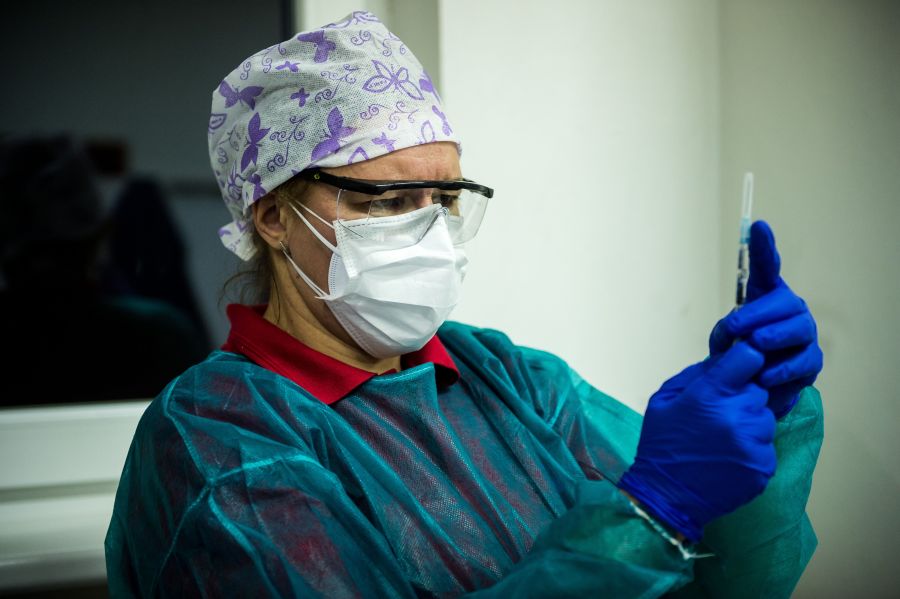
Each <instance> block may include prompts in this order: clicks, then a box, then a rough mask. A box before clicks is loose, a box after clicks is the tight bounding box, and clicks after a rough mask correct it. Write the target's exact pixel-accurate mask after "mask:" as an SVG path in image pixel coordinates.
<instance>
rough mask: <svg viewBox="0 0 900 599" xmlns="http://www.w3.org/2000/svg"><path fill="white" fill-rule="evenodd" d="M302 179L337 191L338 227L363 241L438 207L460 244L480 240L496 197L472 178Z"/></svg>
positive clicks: (306, 174)
mask: <svg viewBox="0 0 900 599" xmlns="http://www.w3.org/2000/svg"><path fill="white" fill-rule="evenodd" d="M297 176H298V177H300V178H301V179H304V180H307V181H311V182H315V183H324V184H326V185H330V186H331V187H334V188H336V189H337V190H338V193H337V221H338V223H340V224H342V225H344V226H347V227H348V228H352V229H353V231H354V233H356V234H358V235H362V236H367V235H369V234H371V235H376V234H377V232H378V231H379V230H380V227H378V226H377V225H379V224H380V223H382V222H386V221H384V219H386V218H391V217H401V218H402V217H404V216H405V215H407V214H410V213H412V212H414V211H416V210H420V209H422V208H428V207H433V206H435V205H439V206H440V208H441V210H440V212H441V213H442V214H443V215H445V216H446V218H447V225H448V229H449V231H450V236H451V238H452V240H453V243H454V244H455V245H459V244H462V243H465V242H467V241H469V240H470V239H472V238H473V237H474V236H475V234H476V233H477V232H478V228H479V226H480V225H481V221H482V219H483V218H484V212H485V210H486V209H487V201H488V199H489V198H491V197H492V196H493V195H494V190H493V189H491V188H490V187H485V186H484V185H479V184H478V183H475V182H474V181H470V180H469V179H453V180H444V181H373V180H366V179H353V178H350V177H339V176H337V175H332V174H330V173H326V172H323V171H321V170H319V169H309V170H305V171H301V172H300V173H299V174H298V175H297ZM392 220H393V219H392ZM411 222H424V223H425V224H424V225H423V226H425V227H430V226H431V225H432V224H433V221H430V222H429V221H421V219H415V220H412V221H411ZM424 233H425V231H422V232H421V234H422V235H424ZM412 238H416V236H415V235H414V236H413V237H412Z"/></svg>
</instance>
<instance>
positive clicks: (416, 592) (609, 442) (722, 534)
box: [106, 323, 822, 598]
mask: <svg viewBox="0 0 900 599" xmlns="http://www.w3.org/2000/svg"><path fill="white" fill-rule="evenodd" d="M438 336H439V338H440V339H441V341H442V342H443V343H444V345H445V346H446V348H447V350H448V352H449V353H450V355H451V356H452V358H453V360H454V361H455V362H456V365H457V366H458V368H459V371H460V379H459V381H458V382H456V383H455V384H453V385H450V386H448V387H446V388H440V387H438V386H437V384H436V381H435V371H434V366H433V365H432V364H430V363H426V364H422V365H419V366H416V367H413V368H410V369H407V370H404V371H402V372H399V373H393V374H384V375H379V376H376V377H374V378H372V379H370V380H369V381H368V382H366V383H364V384H363V385H361V386H360V387H358V388H357V389H356V390H354V391H353V392H352V393H351V394H350V395H348V396H347V397H345V398H344V399H342V400H340V401H338V402H336V403H334V404H332V405H326V404H324V403H322V402H321V401H319V400H317V399H316V398H315V397H313V396H311V395H310V394H309V393H307V392H306V391H305V390H304V389H302V388H300V387H299V386H298V385H296V384H295V383H294V382H292V381H290V380H288V379H286V378H284V377H282V376H280V375H277V374H275V373H273V372H271V371H269V370H266V369H264V368H262V367H260V366H258V365H256V364H254V363H253V362H250V361H249V360H248V359H246V358H245V357H243V356H241V355H238V354H234V353H229V352H225V351H216V352H213V353H212V354H211V355H210V356H209V357H208V358H207V359H206V360H205V361H204V362H202V363H201V364H199V365H197V366H195V367H193V368H191V369H189V370H188V371H187V372H185V373H184V374H183V375H181V376H180V377H178V378H177V379H176V380H174V381H173V382H172V383H171V384H170V385H169V386H168V387H167V388H166V389H165V390H164V391H163V392H162V394H161V395H160V396H159V397H158V398H156V400H155V401H153V402H152V403H151V404H150V406H149V408H148V409H147V411H146V413H145V414H144V416H143V418H142V419H141V421H140V424H139V425H138V428H137V431H136V433H135V437H134V441H133V443H132V445H131V448H130V450H129V453H128V458H127V461H126V464H125V468H124V470H123V473H122V478H121V481H120V484H119V489H118V494H117V497H116V502H115V509H114V513H113V517H112V522H111V524H110V528H109V532H108V534H107V537H106V559H107V571H108V578H109V587H110V591H111V593H112V595H113V596H114V597H119V596H121V597H125V596H132V595H138V596H158V595H165V596H182V595H187V596H198V595H203V596H227V597H232V596H234V597H239V596H300V597H311V596H322V597H329V598H337V597H379V598H382V597H456V596H460V595H464V594H467V593H471V594H472V595H473V596H478V597H504V598H508V597H517V598H518V597H576V596H577V597H582V596H583V597H588V596H590V597H657V596H662V595H666V594H669V593H675V594H676V595H677V596H679V597H786V596H788V595H790V593H791V591H792V589H793V588H794V585H795V584H796V582H797V580H798V579H799V577H800V574H801V573H802V571H803V569H804V567H805V566H806V563H807V562H808V560H809V558H810V556H811V555H812V552H813V550H814V548H815V545H816V539H815V535H814V533H813V531H812V528H811V526H810V523H809V520H808V519H807V517H806V514H805V505H806V500H807V497H808V494H809V490H810V484H811V480H812V473H813V468H814V466H815V462H816V459H817V455H818V450H819V446H820V444H821V439H822V411H821V402H820V399H819V396H818V393H817V392H816V391H815V390H814V389H811V388H810V389H806V390H805V391H804V392H803V394H802V397H801V400H800V402H799V403H798V405H797V406H796V408H795V409H794V410H793V411H792V412H791V413H790V414H789V415H788V416H787V417H785V418H784V419H783V420H782V421H781V422H780V423H779V424H778V435H777V438H776V445H777V451H778V459H779V463H778V471H777V473H776V475H775V477H774V478H773V479H772V481H771V483H770V485H769V487H768V488H767V490H766V492H765V493H764V494H763V495H761V496H760V497H759V498H757V499H756V500H754V501H753V502H752V503H750V504H748V505H746V506H744V507H742V508H740V509H739V510H738V511H736V512H734V513H732V514H730V515H728V516H726V517H724V518H722V519H720V520H718V521H716V522H714V523H712V524H711V525H709V526H708V527H707V530H706V535H705V537H704V541H703V544H702V545H701V546H700V547H699V548H698V549H700V550H705V551H710V552H712V553H714V554H715V557H710V558H705V559H697V560H694V559H685V558H684V557H682V555H681V553H679V551H678V550H677V549H676V548H675V547H674V546H673V545H671V544H670V543H668V542H667V541H666V540H665V539H664V538H663V536H661V535H660V534H658V533H657V532H656V531H655V530H654V529H653V527H652V526H651V525H650V524H649V523H648V522H647V521H645V520H644V519H642V518H640V517H638V516H637V515H636V514H635V513H634V511H633V510H632V509H631V505H630V503H629V502H628V501H627V499H625V498H624V497H623V496H622V495H621V494H620V493H619V492H618V491H617V489H616V487H615V486H614V483H615V482H616V481H617V480H618V479H619V477H620V475H621V474H622V473H623V472H624V470H625V469H626V468H627V466H628V465H629V464H630V463H631V461H632V459H633V456H634V452H635V449H636V447H637V440H638V435H639V432H640V426H641V417H640V416H639V415H638V414H636V413H635V412H633V411H632V410H630V409H628V408H627V407H625V406H623V405H622V404H620V403H618V402H616V401H615V400H614V399H612V398H610V397H609V396H607V395H604V394H603V393H602V392H600V391H598V390H596V389H594V388H593V387H591V386H590V385H589V384H587V383H586V382H585V381H583V380H582V379H581V378H580V377H579V376H578V375H577V374H576V373H575V372H573V371H572V370H571V369H570V368H569V367H568V366H567V365H566V364H565V363H564V362H563V361H562V360H560V359H559V358H557V357H555V356H553V355H550V354H547V353H544V352H540V351H536V350H532V349H527V348H523V347H518V346H516V345H514V344H512V343H511V342H510V340H509V339H508V338H507V337H506V336H505V335H503V334H502V333H499V332H497V331H492V330H484V329H475V328H471V327H468V326H464V325H461V324H457V323H447V324H445V325H444V326H443V327H442V328H441V329H440V331H439V333H438Z"/></svg>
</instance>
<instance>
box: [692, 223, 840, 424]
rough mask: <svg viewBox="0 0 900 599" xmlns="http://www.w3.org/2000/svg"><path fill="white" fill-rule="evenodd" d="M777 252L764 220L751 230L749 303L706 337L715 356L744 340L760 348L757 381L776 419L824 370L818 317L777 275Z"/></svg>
mask: <svg viewBox="0 0 900 599" xmlns="http://www.w3.org/2000/svg"><path fill="white" fill-rule="evenodd" d="M780 271H781V257H780V256H779V255H778V250H777V249H776V248H775V237H774V235H772V230H771V229H770V228H769V225H768V224H766V223H765V222H764V221H757V222H755V223H753V226H752V227H751V229H750V280H749V281H748V283H747V303H746V304H744V305H743V306H742V307H741V308H739V309H737V310H733V311H732V312H731V313H730V314H728V315H727V316H726V317H725V318H723V319H722V320H720V321H719V322H718V323H717V324H716V326H715V328H713V331H712V334H711V335H710V337H709V352H710V355H712V356H715V355H717V354H721V353H722V352H724V351H726V350H727V349H728V348H729V347H731V345H732V343H733V342H734V340H735V339H746V340H747V341H749V342H750V344H751V345H752V346H753V347H754V348H756V349H758V350H759V351H761V352H763V353H764V354H765V356H766V364H765V367H764V368H763V370H762V372H760V374H759V375H758V376H757V378H756V382H757V383H758V384H759V385H760V386H762V387H764V388H766V389H768V391H769V408H770V409H771V410H772V411H773V412H774V413H775V416H776V418H782V417H783V416H784V415H785V414H787V413H788V412H790V411H791V408H793V407H794V404H796V403H797V398H798V397H799V396H800V391H801V390H802V389H803V388H804V387H807V386H809V385H812V384H813V381H815V380H816V377H817V376H818V374H819V372H820V371H821V370H822V350H821V348H819V342H818V334H817V332H816V321H815V320H814V319H813V317H812V314H811V313H810V311H809V308H808V307H807V306H806V302H804V301H803V300H802V299H801V298H800V297H798V296H797V295H796V294H795V293H794V292H793V291H791V289H790V287H788V286H787V284H786V283H785V282H784V279H782V278H781V275H780Z"/></svg>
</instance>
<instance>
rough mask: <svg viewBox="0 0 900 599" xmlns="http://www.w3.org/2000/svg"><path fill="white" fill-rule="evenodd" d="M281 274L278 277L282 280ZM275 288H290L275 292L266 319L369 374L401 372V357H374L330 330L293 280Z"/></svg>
mask: <svg viewBox="0 0 900 599" xmlns="http://www.w3.org/2000/svg"><path fill="white" fill-rule="evenodd" d="M279 274H280V273H276V274H275V276H276V277H278V278H279V279H281V278H282V277H279ZM273 289H275V290H280V289H287V290H288V293H286V294H285V293H279V292H273V293H272V296H271V299H270V301H269V305H268V307H267V308H266V312H265V314H263V318H265V319H266V320H268V321H269V322H271V323H272V324H274V325H275V326H277V327H278V328H280V329H282V330H284V331H286V332H287V333H288V334H290V335H291V336H292V337H294V338H295V339H297V340H298V341H300V342H301V343H303V344H304V345H306V346H307V347H310V348H312V349H314V350H316V351H317V352H319V353H322V354H325V355H326V356H329V357H331V358H334V359H335V360H340V361H341V362H343V363H344V364H349V365H350V366H355V367H356V368H360V369H362V370H366V371H368V372H374V373H377V374H381V373H382V372H387V371H388V370H396V371H397V372H399V371H400V370H401V365H400V356H394V357H391V358H375V357H372V356H370V355H369V354H367V353H366V352H364V351H362V350H361V349H360V348H359V347H357V346H356V345H355V344H354V345H350V344H349V343H347V342H346V341H344V340H342V339H340V338H338V337H337V336H336V335H335V334H333V333H332V332H331V331H329V330H328V328H326V327H325V326H324V325H323V324H322V323H321V322H320V321H319V319H318V318H316V316H315V315H314V314H313V312H312V310H310V308H309V306H308V305H307V303H306V301H305V300H304V298H303V296H301V295H300V294H299V293H297V292H296V291H295V289H294V286H293V285H292V283H291V281H290V280H280V281H279V284H278V285H277V286H274V287H273ZM326 309H327V308H326ZM335 323H336V321H335ZM337 326H339V325H337ZM342 332H343V331H342Z"/></svg>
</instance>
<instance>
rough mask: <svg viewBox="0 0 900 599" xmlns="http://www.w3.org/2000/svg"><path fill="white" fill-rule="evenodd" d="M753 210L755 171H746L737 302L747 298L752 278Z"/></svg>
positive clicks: (739, 247)
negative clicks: (751, 234)
mask: <svg viewBox="0 0 900 599" xmlns="http://www.w3.org/2000/svg"><path fill="white" fill-rule="evenodd" d="M752 212H753V173H749V172H748V173H744V194H743V199H742V201H741V236H740V243H739V244H738V267H737V292H736V294H735V304H736V305H738V306H742V305H743V304H744V302H745V301H746V300H747V281H748V280H749V278H750V224H751V223H752V219H751V214H752Z"/></svg>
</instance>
